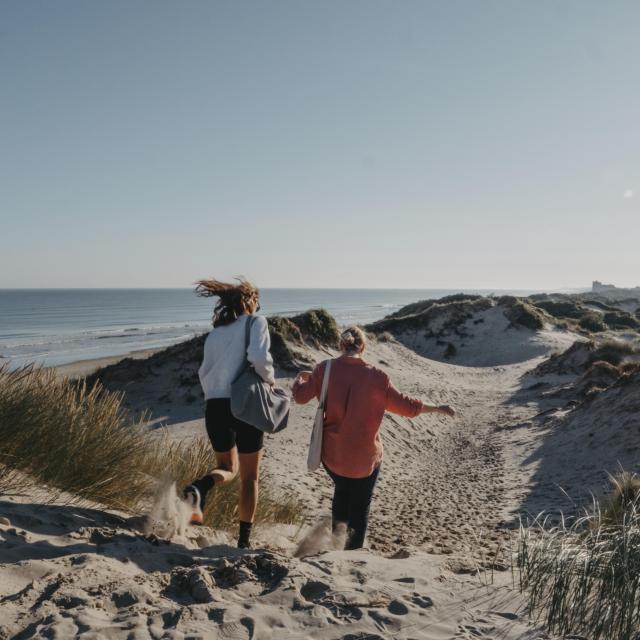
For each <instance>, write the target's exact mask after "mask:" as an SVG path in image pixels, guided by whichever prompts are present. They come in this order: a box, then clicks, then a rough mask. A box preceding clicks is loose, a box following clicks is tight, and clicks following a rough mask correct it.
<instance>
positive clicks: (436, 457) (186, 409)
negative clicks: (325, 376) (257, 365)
mask: <svg viewBox="0 0 640 640" xmlns="http://www.w3.org/2000/svg"><path fill="white" fill-rule="evenodd" d="M481 324H487V323H486V322H485V323H481ZM517 335H518V334H514V336H512V338H511V339H510V342H509V348H510V349H511V355H510V358H512V359H513V360H514V361H518V362H517V363H516V364H509V365H502V366H492V367H472V366H457V365H453V364H445V363H442V362H436V361H434V360H429V359H426V358H424V357H422V356H421V355H418V354H417V353H416V352H415V351H413V350H411V349H410V348H408V347H406V346H403V345H401V344H399V343H398V342H396V341H394V340H385V341H381V342H375V341H374V342H373V343H372V344H371V347H370V349H369V350H368V352H367V358H368V360H369V361H370V362H372V363H373V364H376V365H377V366H379V367H381V368H383V369H384V370H386V371H387V372H388V373H389V375H390V376H391V378H392V379H393V380H394V382H395V383H396V385H397V386H398V387H399V388H400V389H402V390H403V391H405V392H406V393H409V394H412V395H415V396H418V397H422V398H424V399H425V400H427V401H431V402H434V403H445V402H446V403H449V404H452V405H454V406H455V407H456V408H457V410H458V415H457V417H456V418H455V419H454V420H447V419H445V418H443V417H440V416H422V417H420V418H418V419H415V420H409V419H405V418H399V417H396V416H390V415H389V416H387V417H386V418H385V420H384V424H383V427H382V433H383V441H384V445H385V461H384V465H383V470H382V473H381V478H380V482H379V485H378V487H377V490H376V495H375V498H374V502H373V507H372V518H371V529H370V536H369V547H370V550H368V551H367V550H365V551H360V552H355V553H354V552H351V553H348V552H343V551H336V550H329V551H326V552H323V553H316V554H314V555H312V556H310V557H307V558H305V559H298V558H294V557H293V550H294V549H295V546H296V543H297V541H298V540H299V539H300V538H301V537H302V536H304V535H306V533H307V531H295V530H293V529H292V528H288V527H278V528H271V529H262V530H258V531H257V535H256V540H255V542H256V545H257V547H259V548H258V550H257V551H255V552H239V551H238V550H237V549H234V548H233V546H230V545H229V544H228V543H229V539H228V538H227V536H226V534H224V533H223V532H216V531H213V530H211V529H208V528H204V529H200V530H195V529H190V530H189V532H188V534H187V537H186V538H175V539H173V540H172V541H166V540H161V539H158V538H155V537H153V536H145V535H144V534H142V533H140V532H139V531H138V530H137V529H136V527H137V526H139V522H138V521H136V520H135V519H134V520H132V519H129V518H127V516H126V515H125V514H114V513H108V512H105V511H103V510H100V509H93V510H92V509H88V508H87V509H81V508H78V507H70V506H65V505H64V504H53V505H48V506H43V505H42V504H41V500H35V499H34V498H33V497H30V496H23V497H21V498H12V499H9V498H4V499H2V500H1V501H0V515H1V516H2V517H3V518H5V519H4V520H0V536H1V537H2V539H1V540H0V585H1V586H0V604H1V605H2V607H1V614H0V638H28V637H61V638H66V637H73V636H76V635H77V636H80V637H84V638H111V637H113V638H186V637H189V638H196V637H204V638H272V637H277V638H329V639H334V638H335V639H336V640H337V639H339V638H340V639H342V640H356V639H359V640H364V639H365V638H368V639H370V640H371V639H377V638H400V639H408V638H416V639H417V638H432V639H434V640H444V639H446V638H495V639H498V638H501V639H505V638H506V639H509V638H512V639H515V638H531V639H533V638H543V637H546V636H544V635H543V634H542V633H541V632H539V631H536V630H534V629H533V628H532V627H531V626H530V625H529V623H528V619H527V616H526V613H525V611H524V610H523V600H522V598H521V596H520V595H519V594H518V593H517V591H516V590H514V589H512V588H511V587H512V584H511V581H512V575H511V572H510V571H509V570H508V565H509V548H510V538H511V537H512V535H513V530H514V527H516V526H517V523H518V517H519V515H520V514H521V513H525V514H526V513H536V512H537V511H538V510H539V509H544V508H551V507H558V506H563V507H564V506H567V505H566V504H562V500H561V497H564V496H565V494H564V493H563V492H562V491H561V490H560V489H559V487H558V484H562V483H566V484H567V486H569V487H570V488H571V489H572V490H575V499H577V500H579V499H583V498H584V496H585V491H588V489H593V488H595V487H596V486H599V485H598V483H600V486H601V483H602V479H603V477H604V478H606V471H607V470H609V471H612V470H615V469H611V468H610V467H611V466H612V465H615V462H616V461H617V460H618V459H620V458H621V457H623V458H624V455H626V458H624V460H625V462H630V461H631V459H632V456H633V454H634V451H636V448H635V444H634V443H635V442H636V441H637V436H636V433H635V432H636V431H637V430H638V428H640V424H639V423H638V418H639V416H640V406H637V397H638V387H637V385H636V386H633V385H626V386H619V387H615V388H612V389H610V390H609V391H607V392H606V393H603V394H601V395H600V396H593V397H590V398H589V402H588V403H583V402H578V401H577V400H576V399H575V398H576V393H577V392H576V389H577V387H576V388H574V387H572V386H571V385H573V384H574V383H575V382H576V379H577V376H578V375H579V371H578V370H576V371H574V372H571V373H570V374H566V373H565V374H563V375H559V374H557V373H553V372H547V373H541V372H540V370H539V369H536V367H537V366H538V365H539V364H540V363H541V362H542V361H543V360H544V356H540V357H537V358H535V359H532V360H526V358H527V357H529V356H530V355H531V335H530V333H529V332H524V333H521V334H519V335H520V339H519V340H517V339H516V338H517ZM565 337H566V336H565V335H564V334H562V333H557V334H554V335H552V336H550V337H549V336H547V337H545V336H541V337H540V344H544V346H545V352H546V353H548V352H549V350H550V349H551V348H553V347H554V345H557V344H562V343H563V341H564V340H565ZM498 341H499V337H498V338H496V337H495V336H494V343H497V342H498ZM518 345H520V346H518ZM487 346H490V344H489V343H487V341H486V340H485V347H487ZM496 348H497V347H496ZM474 349H475V347H473V348H472V349H469V350H467V355H468V356H469V357H470V358H472V356H473V353H474ZM307 356H308V357H310V358H312V359H315V360H320V359H322V358H325V357H327V353H326V352H323V351H319V350H315V351H314V350H308V352H307ZM472 359H473V358H472ZM162 362H163V364H162V365H161V366H160V365H158V366H156V365H153V366H147V365H146V364H144V363H142V364H140V363H137V364H135V365H134V366H135V367H136V372H137V373H136V376H134V377H132V378H130V379H129V378H127V377H126V375H123V372H122V371H120V372H119V374H118V377H117V378H114V381H113V384H114V385H116V387H115V388H118V387H117V385H118V384H120V385H122V386H121V387H120V388H122V389H123V390H125V391H126V393H127V401H128V403H129V405H130V407H131V408H132V409H133V410H145V409H147V408H149V407H152V409H153V411H154V417H153V419H152V421H151V422H150V425H151V427H152V428H157V427H159V426H161V425H167V428H168V429H169V431H170V433H171V435H172V437H174V438H189V437H193V436H194V435H199V434H202V433H203V432H204V425H203V420H202V405H201V403H200V402H199V401H197V400H194V394H195V393H196V392H197V389H196V387H195V383H194V380H193V371H192V368H193V366H195V365H194V363H191V361H190V360H188V358H187V359H186V360H184V361H181V362H180V363H178V364H176V363H175V362H173V361H172V360H171V359H168V360H166V359H165V360H163V361H162ZM534 369H535V371H534ZM279 378H280V380H279V381H280V383H281V384H283V385H285V386H286V385H290V384H291V382H292V374H291V373H288V372H283V371H281V372H280V374H279ZM567 385H568V387H569V388H570V391H567V390H566V389H565V387H567ZM634 394H635V395H634ZM568 399H569V400H568ZM568 401H569V404H568ZM634 403H635V404H634ZM612 406H615V407H617V408H616V411H615V412H612V411H611V410H610V408H611V407H612ZM314 411H315V406H313V405H308V406H304V407H294V409H293V413H292V417H291V422H290V426H289V428H288V429H287V430H286V431H284V432H282V433H281V434H277V435H276V436H273V437H271V438H269V439H268V441H267V445H266V454H265V464H264V469H265V475H266V478H267V481H268V482H270V483H273V484H274V485H275V486H277V487H279V488H281V489H284V490H286V491H291V492H295V493H296V494H297V495H299V496H301V497H302V499H303V500H304V502H305V504H306V505H307V510H308V511H307V520H308V525H309V527H310V528H311V527H313V526H314V525H317V523H318V522H319V521H320V520H321V518H322V517H323V516H326V514H328V512H329V502H330V495H331V486H330V482H329V481H328V479H327V477H326V475H325V474H324V473H323V472H316V473H314V474H308V473H307V472H306V470H305V456H306V449H307V444H308V438H309V433H310V428H311V423H312V419H313V414H314ZM599 423H602V424H603V425H604V427H603V428H602V429H601V430H600V431H599V432H598V433H597V434H596V435H595V436H592V439H590V436H589V434H590V433H593V432H594V430H596V428H597V426H598V424H599ZM602 449H606V450H607V451H609V452H610V455H608V456H605V457H603V456H602V455H601V453H600V452H601V451H602ZM625 452H626V454H625ZM594 469H596V470H597V473H594ZM588 479H591V480H593V482H591V483H590V482H587V481H586V480H588ZM319 537H320V538H322V536H319ZM330 547H331V545H330V537H329V536H328V533H327V534H326V535H325V537H324V539H323V540H321V541H320V542H319V544H318V545H317V549H330Z"/></svg>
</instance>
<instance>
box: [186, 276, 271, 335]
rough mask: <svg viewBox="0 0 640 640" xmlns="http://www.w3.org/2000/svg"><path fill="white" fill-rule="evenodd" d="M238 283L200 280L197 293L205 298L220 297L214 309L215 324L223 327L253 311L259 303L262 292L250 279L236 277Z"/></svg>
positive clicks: (197, 283)
mask: <svg viewBox="0 0 640 640" xmlns="http://www.w3.org/2000/svg"><path fill="white" fill-rule="evenodd" d="M236 280H237V281H238V282H237V284H230V283H227V282H220V280H215V279H210V280H198V281H197V282H196V285H197V286H196V295H199V296H201V297H203V298H211V297H214V296H216V297H218V298H219V300H218V302H217V303H216V306H215V307H214V309H213V326H214V327H222V326H224V325H226V324H231V323H232V322H234V321H235V320H237V319H238V318H239V317H240V316H242V315H244V314H248V313H252V311H253V309H254V306H256V305H257V304H258V300H259V299H260V292H259V291H258V289H257V288H256V287H254V286H253V285H252V284H251V283H250V282H249V281H248V280H245V279H244V278H236Z"/></svg>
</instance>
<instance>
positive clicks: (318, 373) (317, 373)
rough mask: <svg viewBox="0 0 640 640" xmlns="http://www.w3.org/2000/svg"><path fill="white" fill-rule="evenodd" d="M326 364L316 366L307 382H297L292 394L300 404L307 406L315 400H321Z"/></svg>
mask: <svg viewBox="0 0 640 640" xmlns="http://www.w3.org/2000/svg"><path fill="white" fill-rule="evenodd" d="M324 367H325V363H324V362H321V363H320V364H318V365H316V366H315V368H314V370H313V371H312V372H311V376H310V377H309V379H308V380H307V381H306V382H297V381H296V382H295V383H294V385H293V389H292V390H291V393H292V395H293V399H294V400H295V402H297V403H298V404H307V402H309V401H310V400H312V399H313V398H316V399H319V398H320V393H321V391H322V380H323V378H324Z"/></svg>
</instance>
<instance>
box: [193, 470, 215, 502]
mask: <svg viewBox="0 0 640 640" xmlns="http://www.w3.org/2000/svg"><path fill="white" fill-rule="evenodd" d="M191 484H192V485H193V486H194V487H195V488H196V489H197V490H198V491H199V492H200V507H201V508H202V507H204V500H205V498H206V497H207V493H209V491H211V489H213V485H214V484H215V479H214V477H213V476H204V477H202V478H200V479H198V480H196V481H195V482H192V483H191Z"/></svg>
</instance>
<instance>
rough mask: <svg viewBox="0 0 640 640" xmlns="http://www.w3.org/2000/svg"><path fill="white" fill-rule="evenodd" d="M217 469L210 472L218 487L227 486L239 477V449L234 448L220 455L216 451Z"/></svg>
mask: <svg viewBox="0 0 640 640" xmlns="http://www.w3.org/2000/svg"><path fill="white" fill-rule="evenodd" d="M216 463H217V466H216V468H215V469H213V470H212V471H210V472H209V474H208V475H210V476H212V477H213V479H214V480H215V483H216V484H217V485H221V484H227V483H229V482H231V481H232V480H233V479H234V478H235V477H236V476H237V475H238V449H237V448H236V447H233V449H231V450H229V451H225V452H224V453H219V452H218V451H216Z"/></svg>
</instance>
